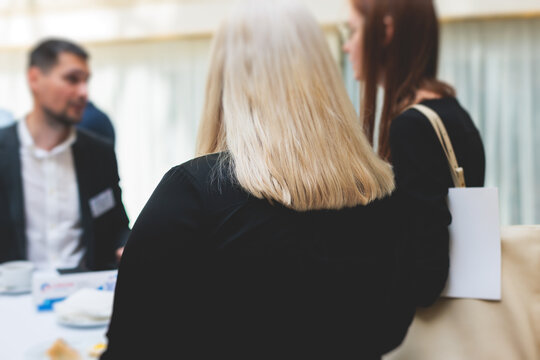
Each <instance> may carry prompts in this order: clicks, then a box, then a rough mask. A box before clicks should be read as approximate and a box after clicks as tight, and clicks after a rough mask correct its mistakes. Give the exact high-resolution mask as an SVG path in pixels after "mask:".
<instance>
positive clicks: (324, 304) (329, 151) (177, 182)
mask: <svg viewBox="0 0 540 360" xmlns="http://www.w3.org/2000/svg"><path fill="white" fill-rule="evenodd" d="M207 81H208V82H207V88H206V104H205V107H204V113H203V116H202V120H201V123H200V132H199V136H198V143H197V153H198V155H199V157H197V158H195V159H193V160H191V161H188V162H186V163H184V164H182V165H180V166H177V167H175V168H173V169H172V170H170V171H169V172H168V173H167V174H166V175H165V176H164V178H163V180H162V181H161V183H160V184H159V185H158V187H157V189H156V190H155V192H154V194H153V195H152V197H151V198H150V200H149V201H148V203H147V205H146V206H145V208H144V210H143V211H142V213H141V214H140V216H139V218H138V219H137V222H136V224H135V225H134V228H133V232H132V235H131V237H130V239H129V241H128V244H127V247H126V250H125V252H124V255H123V259H122V263H121V265H120V270H119V277H118V285H117V288H116V295H115V304H114V312H113V316H112V321H111V324H110V328H109V331H108V338H109V345H108V346H109V347H108V351H107V352H106V353H105V354H104V356H103V359H135V358H137V359H138V358H141V359H165V358H167V359H168V358H180V355H181V354H184V355H187V354H195V357H196V358H213V357H211V353H212V352H217V353H218V355H219V358H227V359H229V358H231V359H234V358H250V359H260V358H263V357H264V358H266V357H272V358H296V359H300V358H306V356H307V357H309V356H326V358H343V357H342V356H345V355H347V356H351V355H353V356H356V357H357V358H362V359H371V358H379V357H380V355H381V354H382V353H383V352H384V351H386V350H387V349H388V348H389V347H392V346H393V345H395V342H396V341H397V342H399V341H400V340H401V338H402V337H403V336H404V332H405V331H406V328H407V326H408V324H409V321H410V318H411V308H409V307H407V306H406V301H404V300H403V298H404V295H405V294H403V295H402V296H403V298H399V297H397V296H392V295H394V294H395V293H396V292H398V288H397V287H396V286H397V284H398V279H399V277H398V271H401V270H402V269H399V267H398V261H397V260H398V259H396V258H395V253H396V248H397V246H398V243H399V242H400V241H401V240H402V239H403V238H404V234H403V233H402V230H401V229H402V227H401V224H400V222H399V214H398V211H399V209H398V203H397V201H396V199H395V198H394V197H393V196H392V195H391V194H392V192H393V189H394V180H393V173H392V169H391V167H390V166H389V165H388V164H387V163H386V162H384V161H383V160H381V159H380V158H379V157H378V156H377V155H376V154H375V153H374V152H373V151H372V149H371V146H370V144H369V142H368V141H367V139H366V137H365V136H364V135H363V131H362V128H361V126H360V124H359V123H358V121H357V118H356V114H355V111H354V108H353V106H352V104H351V103H350V101H349V99H348V97H347V93H346V90H345V88H344V86H343V83H342V81H341V78H340V74H339V70H338V67H337V65H336V63H335V62H334V60H333V58H332V56H331V54H330V51H329V48H328V45H327V43H326V40H325V37H324V34H323V33H322V31H321V29H320V27H319V25H318V24H317V22H316V21H315V20H314V19H313V18H312V16H311V15H310V14H309V13H308V12H307V11H306V10H305V9H304V8H303V7H301V6H300V5H298V4H296V3H295V2H294V1H291V0H283V1H269V0H255V1H247V2H243V3H242V4H241V5H239V6H238V7H237V8H235V11H233V12H232V14H231V15H230V16H229V17H228V18H227V20H226V21H225V22H224V24H223V25H222V26H221V28H220V29H219V30H218V32H217V34H216V35H215V38H214V43H213V51H212V55H211V64H210V71H209V74H208V80H207ZM389 316H390V317H392V319H393V320H394V322H393V323H392V324H387V323H386V320H385V319H386V318H387V317H389ZM336 356H337V357H336ZM187 358H192V357H189V356H188V357H187Z"/></svg>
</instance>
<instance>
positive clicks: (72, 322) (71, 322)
mask: <svg viewBox="0 0 540 360" xmlns="http://www.w3.org/2000/svg"><path fill="white" fill-rule="evenodd" d="M109 321H110V319H106V320H92V319H69V318H65V317H61V316H57V317H56V322H58V324H60V325H63V326H68V327H73V328H96V327H103V326H107V325H109Z"/></svg>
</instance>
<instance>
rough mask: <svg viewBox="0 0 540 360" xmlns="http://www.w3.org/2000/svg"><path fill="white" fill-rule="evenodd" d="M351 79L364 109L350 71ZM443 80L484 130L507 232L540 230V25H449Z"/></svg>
mask: <svg viewBox="0 0 540 360" xmlns="http://www.w3.org/2000/svg"><path fill="white" fill-rule="evenodd" d="M343 69H344V79H345V82H346V84H347V88H348V89H349V93H350V96H351V99H352V100H353V102H354V103H355V105H356V107H357V108H358V103H359V97H360V95H359V93H358V84H356V82H355V81H354V80H353V78H352V71H351V67H350V64H349V63H348V61H347V60H346V59H345V60H344V62H343ZM439 75H440V78H441V79H443V80H445V81H448V82H449V83H450V84H452V85H454V86H455V88H456V90H457V97H458V99H459V101H460V102H461V103H462V105H463V106H464V107H465V108H466V109H467V110H468V111H469V113H470V114H471V117H472V118H473V120H474V121H475V123H476V125H477V127H478V128H479V130H480V132H481V134H482V138H483V141H484V147H485V151H486V186H496V187H498V188H499V199H500V215H501V223H502V224H506V225H508V224H539V223H540V151H539V150H538V149H537V147H539V146H540V122H539V121H538V119H537V118H538V116H539V115H538V114H540V101H538V99H540V18H531V19H505V20H476V21H464V22H452V23H445V24H443V26H442V31H441V59H440V66H439Z"/></svg>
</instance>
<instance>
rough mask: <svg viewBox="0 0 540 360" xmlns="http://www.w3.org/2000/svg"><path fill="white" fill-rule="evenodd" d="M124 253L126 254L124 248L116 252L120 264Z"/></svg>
mask: <svg viewBox="0 0 540 360" xmlns="http://www.w3.org/2000/svg"><path fill="white" fill-rule="evenodd" d="M123 253H124V247H123V246H122V247H121V248H118V249H117V250H116V261H118V262H120V259H121V258H122V254H123Z"/></svg>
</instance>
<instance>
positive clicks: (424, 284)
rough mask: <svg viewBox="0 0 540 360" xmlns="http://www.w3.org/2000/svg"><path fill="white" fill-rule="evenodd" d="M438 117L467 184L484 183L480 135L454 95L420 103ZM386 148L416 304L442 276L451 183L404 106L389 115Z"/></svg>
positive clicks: (420, 120)
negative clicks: (408, 240) (404, 218)
mask: <svg viewBox="0 0 540 360" xmlns="http://www.w3.org/2000/svg"><path fill="white" fill-rule="evenodd" d="M422 104H423V105H426V106H428V107H429V108H431V109H432V110H434V111H435V112H437V114H439V117H440V118H441V119H442V121H443V123H444V125H445V127H446V130H447V132H448V135H449V137H450V140H451V142H452V146H453V148H454V151H455V153H456V157H457V161H458V164H459V165H460V166H461V167H463V169H464V173H465V182H466V185H467V187H479V186H483V184H484V173H485V157H484V148H483V145H482V139H481V138H480V134H479V132H478V130H477V129H476V127H475V125H474V123H473V122H472V120H471V118H470V116H469V114H468V113H467V112H466V111H465V110H464V109H463V108H462V107H461V105H460V104H459V103H458V101H457V100H456V99H455V98H451V97H449V98H442V99H434V100H426V101H423V102H422ZM390 147H391V154H392V163H393V165H394V172H395V175H396V184H397V188H398V190H399V192H400V193H402V195H403V196H404V199H405V200H406V202H407V203H408V204H409V205H410V206H411V210H410V213H409V214H410V215H411V216H410V219H409V221H408V222H409V224H410V226H411V229H410V231H411V232H412V239H414V241H413V247H412V249H411V251H413V254H414V255H411V256H412V258H414V259H416V265H417V270H416V276H415V279H416V280H415V282H416V285H415V286H416V290H415V291H414V293H415V294H417V300H416V302H417V304H418V305H421V306H427V305H430V304H432V303H433V302H434V301H435V300H436V299H437V297H438V295H439V293H440V292H441V291H442V290H443V288H444V285H445V283H446V278H447V276H448V264H449V259H448V225H449V224H450V222H451V215H450V213H449V211H448V207H447V204H446V196H447V195H448V188H449V187H453V186H454V184H453V182H452V177H451V174H450V170H449V166H448V160H447V158H446V156H445V154H444V151H443V149H442V146H441V143H440V142H439V139H438V138H437V136H436V134H435V130H434V129H433V127H432V125H431V123H430V122H429V120H428V119H427V118H426V117H425V116H424V115H423V114H422V113H420V112H419V111H418V110H416V109H409V110H407V111H405V112H403V113H402V114H401V115H399V116H398V117H397V118H396V119H394V120H393V122H392V125H391V127H390ZM437 284H438V285H437Z"/></svg>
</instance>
